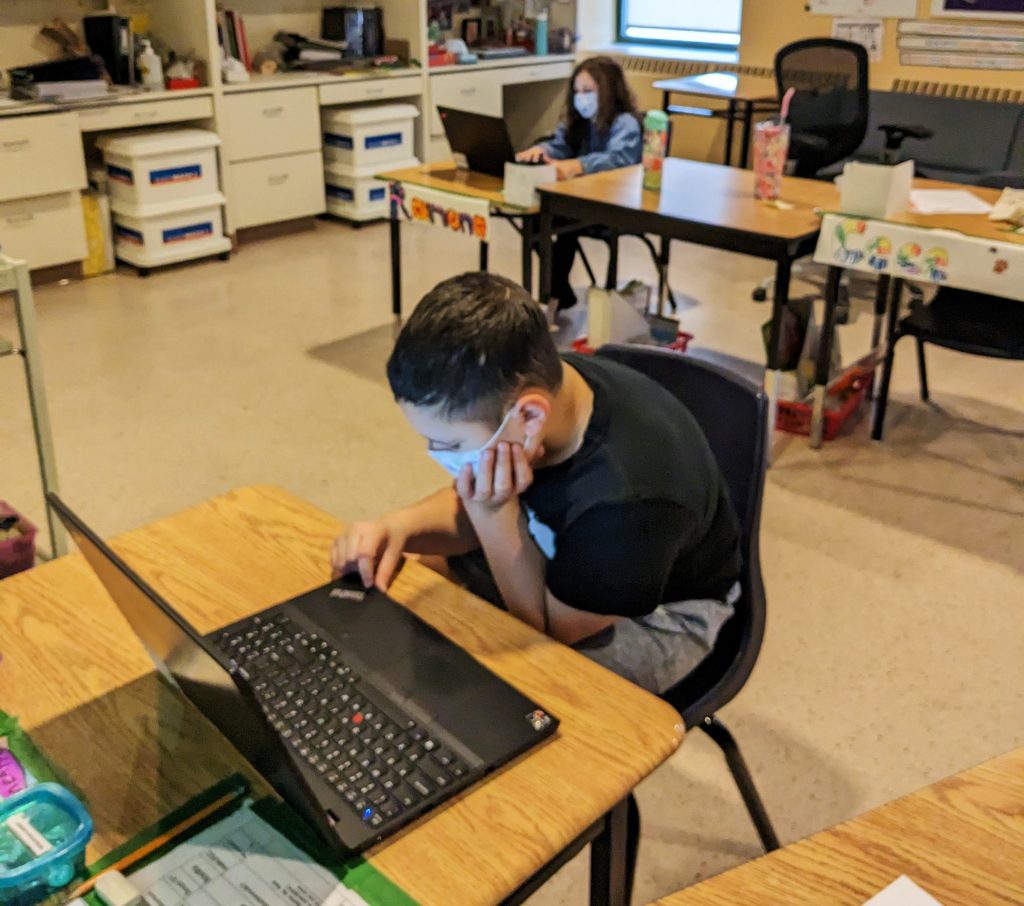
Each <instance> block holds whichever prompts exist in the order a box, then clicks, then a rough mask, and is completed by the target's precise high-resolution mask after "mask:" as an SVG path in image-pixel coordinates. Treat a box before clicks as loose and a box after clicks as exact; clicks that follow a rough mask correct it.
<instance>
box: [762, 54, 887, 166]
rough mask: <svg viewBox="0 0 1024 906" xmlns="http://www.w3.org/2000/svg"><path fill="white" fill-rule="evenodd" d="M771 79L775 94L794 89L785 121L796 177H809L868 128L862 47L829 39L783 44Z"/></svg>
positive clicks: (848, 150) (849, 149)
mask: <svg viewBox="0 0 1024 906" xmlns="http://www.w3.org/2000/svg"><path fill="white" fill-rule="evenodd" d="M775 81H776V83H777V85H778V89H779V97H780V98H781V97H782V96H783V95H784V94H785V93H786V92H787V91H788V90H789V89H790V88H795V89H796V94H795V95H794V96H793V101H792V103H791V104H790V107H789V125H790V128H791V130H792V132H791V143H790V158H791V159H792V160H794V161H795V162H796V169H797V174H798V175H800V176H813V175H814V174H815V173H817V172H818V170H821V169H823V168H824V167H827V166H829V165H830V164H834V163H836V162H837V161H840V160H843V159H845V158H847V157H849V156H850V155H851V154H853V152H854V151H856V150H857V148H859V147H860V145H861V143H862V142H863V141H864V136H865V134H866V133H867V127H868V52H867V50H866V49H865V48H864V47H862V46H861V45H860V44H854V43H852V42H851V41H839V40H837V39H835V38H810V39H808V40H806V41H795V42H794V43H792V44H787V45H786V46H785V47H783V48H782V49H781V50H780V51H779V52H778V53H777V54H776V56H775Z"/></svg>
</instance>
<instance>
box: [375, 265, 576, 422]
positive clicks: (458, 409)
mask: <svg viewBox="0 0 1024 906" xmlns="http://www.w3.org/2000/svg"><path fill="white" fill-rule="evenodd" d="M388 381H389V382H390V384H391V391H392V393H394V395H395V399H396V400H397V401H398V402H402V403H411V404H412V405H414V406H431V407H435V406H436V407H437V408H438V410H439V412H440V414H441V415H442V417H444V418H450V419H460V420H466V421H486V422H491V423H493V424H494V425H495V427H497V425H498V424H499V423H500V422H501V419H502V418H503V417H504V416H505V413H506V411H507V409H508V406H509V403H510V402H511V401H512V399H513V398H514V397H515V395H516V394H517V393H519V392H520V391H521V390H523V389H524V388H526V387H541V388H543V389H545V390H549V391H555V390H557V389H558V388H559V387H560V386H561V383H562V361H561V359H560V358H559V355H558V351H557V350H556V349H555V343H554V341H553V340H552V339H551V333H550V331H549V330H548V323H547V319H546V318H545V317H544V312H543V310H542V309H541V308H540V306H539V305H537V303H536V302H534V301H533V299H531V298H530V294H529V293H528V292H527V291H526V290H525V289H523V288H522V287H521V286H519V285H518V284H516V283H513V282H512V281H511V280H508V279H506V278H505V277H498V276H496V275H494V274H485V273H479V272H476V273H468V274H462V275H461V276H459V277H452V278H451V279H449V280H445V281H444V282H443V283H439V284H438V285H437V286H435V287H434V288H433V289H432V290H431V291H430V292H429V293H427V294H426V295H425V296H424V297H423V300H422V301H421V302H420V304H419V305H417V306H416V310H415V311H414V312H413V313H412V316H411V317H410V318H409V320H408V321H407V322H406V324H405V326H404V327H403V328H402V331H401V333H400V334H399V335H398V341H397V342H396V343H395V348H394V350H393V351H392V353H391V358H390V359H388Z"/></svg>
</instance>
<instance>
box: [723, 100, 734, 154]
mask: <svg viewBox="0 0 1024 906" xmlns="http://www.w3.org/2000/svg"><path fill="white" fill-rule="evenodd" d="M735 123H736V101H735V100H734V99H732V98H730V99H729V105H728V106H727V107H726V108H725V155H724V157H725V165H726V166H727V167H731V166H732V139H733V135H732V133H733V126H734V125H735Z"/></svg>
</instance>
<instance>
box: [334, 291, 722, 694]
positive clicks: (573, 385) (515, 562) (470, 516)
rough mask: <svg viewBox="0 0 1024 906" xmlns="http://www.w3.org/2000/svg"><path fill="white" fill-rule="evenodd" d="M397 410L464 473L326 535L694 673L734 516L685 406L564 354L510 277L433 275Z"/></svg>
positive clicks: (350, 560) (613, 660) (656, 669)
mask: <svg viewBox="0 0 1024 906" xmlns="http://www.w3.org/2000/svg"><path fill="white" fill-rule="evenodd" d="M387 373H388V379H389V381H390V384H391V389H392V391H393V393H394V395H395V399H396V400H397V402H398V404H399V406H400V407H401V409H402V413H403V414H404V415H405V417H406V418H407V419H408V421H409V423H410V424H411V425H412V427H413V428H414V429H415V430H416V432H417V433H419V434H420V435H421V436H422V437H423V438H424V440H425V441H426V443H427V453H428V455H429V456H431V457H432V458H433V459H434V460H435V461H437V462H438V464H440V465H441V466H442V467H443V468H444V469H445V470H446V471H448V472H449V473H450V474H451V475H452V477H453V478H454V483H452V484H449V485H447V486H446V487H444V488H442V489H441V490H439V491H437V493H435V494H433V495H431V496H430V497H427V498H426V499H424V500H421V501H420V502H418V503H415V504H413V505H411V506H408V507H405V508H404V509H400V510H398V511H396V512H393V513H390V514H388V515H386V516H384V517H382V518H381V519H379V520H377V521H375V522H366V523H359V524H355V525H353V526H352V527H351V528H350V529H349V530H348V532H346V533H345V534H344V535H342V536H341V537H339V538H338V539H337V540H336V541H335V544H334V548H333V551H332V565H333V567H334V569H335V571H336V573H339V574H342V573H348V572H354V571H358V572H359V573H360V575H361V576H362V579H363V582H364V584H365V585H366V586H367V587H370V586H371V585H373V584H376V585H377V586H378V587H380V588H381V589H387V587H388V586H389V585H390V583H391V580H392V578H393V576H394V575H395V572H396V569H397V567H398V564H399V561H400V559H401V556H402V554H403V553H404V552H408V553H415V554H425V555H434V556H435V557H438V556H439V557H446V558H448V559H447V572H448V573H449V575H452V577H453V578H454V579H456V580H457V581H462V582H463V584H465V585H467V586H468V587H469V588H470V590H472V591H474V592H475V593H477V594H479V595H480V596H481V597H484V598H487V599H489V600H491V601H492V603H495V604H498V605H499V606H503V607H504V608H506V609H507V610H508V611H509V612H510V613H512V614H513V615H514V616H516V617H518V618H519V619H521V620H523V621H524V622H525V623H529V624H530V625H531V626H533V627H534V628H535V629H538V630H540V631H542V632H546V633H547V634H548V635H550V636H552V637H553V638H556V639H558V640H559V641H562V642H564V643H566V644H569V645H572V646H574V647H575V648H577V649H578V650H579V651H580V652H582V653H583V654H585V655H586V656H587V657H589V658H591V659H593V660H594V661H597V662H598V663H600V664H602V665H604V666H605V667H607V668H609V669H611V670H613V671H615V672H616V673H619V674H620V675H622V676H624V677H626V678H627V679H629V680H631V681H633V682H634V683H637V684H638V685H640V686H643V687H645V688H647V689H648V690H650V691H653V692H662V691H664V690H666V689H667V688H669V687H670V686H672V685H674V684H675V683H677V682H678V681H679V680H680V679H682V678H683V677H684V676H685V675H686V674H687V673H689V672H690V671H691V670H692V669H693V668H694V667H695V666H696V665H697V664H698V663H699V662H700V661H701V660H702V659H703V658H704V657H705V656H706V655H707V654H708V653H709V652H710V650H711V648H712V646H713V645H714V643H715V639H716V637H717V635H718V632H719V629H720V628H721V626H722V625H723V624H724V623H725V621H726V620H728V619H729V617H730V616H732V614H733V608H734V604H735V602H736V601H737V600H738V598H739V593H740V588H739V582H738V577H739V574H740V563H741V555H740V546H739V529H738V525H737V520H736V517H735V515H734V513H733V511H732V508H731V505H730V503H729V498H728V493H727V490H726V487H725V483H724V480H723V478H722V476H721V474H720V473H719V470H718V466H717V463H716V462H715V460H714V458H713V456H712V453H711V451H710V449H709V448H708V445H707V442H706V440H705V438H704V436H703V434H702V433H701V430H700V428H699V427H698V425H697V423H696V421H695V420H694V418H693V416H692V415H691V414H690V412H689V410H688V409H686V408H685V406H683V404H682V403H680V402H679V401H678V400H676V398H675V397H673V396H672V395H671V394H669V393H668V392H667V391H666V390H664V389H663V388H662V387H660V386H659V385H657V384H656V383H654V382H653V381H651V380H650V379H648V378H647V377H645V376H644V375H642V374H640V373H639V372H636V371H633V370H632V369H629V368H626V367H625V366H622V365H619V364H616V363H613V362H610V361H607V360H603V359H601V358H596V357H593V356H585V355H571V354H567V355H565V356H564V357H560V356H559V354H558V352H557V351H556V349H555V345H554V342H553V341H552V339H551V334H550V332H549V330H548V325H547V321H546V319H545V316H544V313H543V311H542V310H541V309H540V308H539V307H538V306H537V304H536V303H535V302H534V301H533V300H532V299H531V298H530V296H529V294H528V293H527V292H526V291H525V290H524V289H522V288H521V287H520V286H518V285H516V284H515V283H513V282H511V281H510V280H507V279H505V278H503V277H498V276H495V275H492V274H487V273H472V274H464V275H463V276H461V277H455V278H452V279H450V280H446V281H445V282H443V283H441V284H440V285H438V286H437V287H435V288H434V289H433V290H432V291H431V292H430V293H428V294H427V296H426V297H425V298H424V299H423V301H422V302H420V304H419V306H418V307H417V308H416V310H415V312H413V315H412V317H411V318H410V319H409V321H408V322H407V323H406V325H405V327H404V328H403V329H402V332H401V334H400V335H399V337H398V341H397V343H396V345H395V348H394V351H393V352H392V355H391V358H390V360H389V361H388V366H387Z"/></svg>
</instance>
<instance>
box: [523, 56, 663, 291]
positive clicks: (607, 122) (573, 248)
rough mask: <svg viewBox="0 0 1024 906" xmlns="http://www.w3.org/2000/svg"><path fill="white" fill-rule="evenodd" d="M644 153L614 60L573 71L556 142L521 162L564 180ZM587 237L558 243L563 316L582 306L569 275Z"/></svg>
mask: <svg viewBox="0 0 1024 906" xmlns="http://www.w3.org/2000/svg"><path fill="white" fill-rule="evenodd" d="M642 153H643V130H642V129H641V128H640V118H639V114H638V112H637V109H636V104H635V102H634V101H633V95H632V92H631V91H630V90H629V86H628V85H627V84H626V77H625V75H624V73H623V72H622V67H621V66H619V64H618V63H616V62H615V61H614V60H613V59H611V58H610V57H592V58H590V59H588V60H584V61H583V62H582V63H580V64H579V65H578V66H577V67H576V68H575V69H574V70H573V74H572V78H571V79H570V80H569V91H568V99H567V101H566V109H565V114H564V115H563V117H562V121H561V122H560V123H559V124H558V129H557V131H556V132H555V135H554V138H552V139H550V140H548V141H544V142H540V143H539V144H537V145H534V146H533V147H532V148H528V149H527V150H525V151H522V152H520V153H519V154H517V155H516V158H517V160H521V161H529V162H532V163H551V164H554V165H555V169H556V170H557V171H558V178H559V179H560V180H562V179H572V178H573V177H574V176H580V175H582V174H584V173H599V172H601V171H602V170H614V169H615V168H617V167H629V166H632V165H633V164H638V163H640V159H641V156H642ZM582 233H583V231H576V232H572V233H563V234H562V235H560V236H559V237H558V238H557V239H556V241H555V249H554V257H553V260H552V279H551V292H552V295H553V296H554V297H555V298H557V299H558V308H559V310H560V311H561V310H564V309H566V308H571V307H572V306H573V305H575V304H576V294H575V292H573V289H572V286H571V285H570V284H569V273H570V271H572V265H573V261H574V260H575V259H576V252H577V251H578V250H579V237H580V235H581V234H582Z"/></svg>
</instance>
